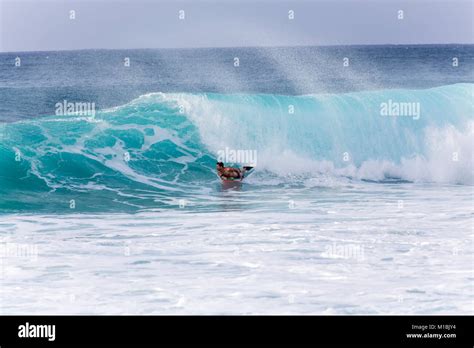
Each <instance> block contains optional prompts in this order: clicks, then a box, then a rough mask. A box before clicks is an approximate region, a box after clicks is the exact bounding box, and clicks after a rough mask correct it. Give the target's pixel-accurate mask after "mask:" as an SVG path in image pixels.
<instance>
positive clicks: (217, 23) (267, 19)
mask: <svg viewBox="0 0 474 348" xmlns="http://www.w3.org/2000/svg"><path fill="white" fill-rule="evenodd" d="M473 2H474V1H472V0H431V1H428V0H407V1H397V0H395V1H394V0H331V1H318V0H312V1H310V0H306V1H303V0H293V1H270V0H267V1H262V0H260V1H258V0H255V1H248V0H240V1H237V0H221V1H209V0H207V1H203V0H193V1H189V0H188V1H160V0H155V1H152V0H127V1H124V0H120V1H114V0H89V1H87V0H86V1H71V0H56V1H44V0H34V1H24V0H0V31H1V32H0V34H1V35H0V51H1V52H12V51H44V50H72V49H86V48H110V49H113V48H162V47H164V48H168V47H223V46H225V47H236V46H295V45H340V44H429V43H474V38H473V36H474V34H473V16H474V14H473ZM71 10H74V11H75V16H76V18H75V19H70V18H69V17H70V11H71ZM180 10H184V11H185V19H184V20H180V19H179V18H178V15H179V11H180ZM290 10H293V11H294V19H293V20H290V19H289V18H288V14H289V12H288V11H290ZM399 10H403V11H404V12H403V16H404V19H402V20H400V19H398V18H397V16H398V14H399V13H398V11H399Z"/></svg>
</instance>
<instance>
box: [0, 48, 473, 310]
mask: <svg viewBox="0 0 474 348" xmlns="http://www.w3.org/2000/svg"><path fill="white" fill-rule="evenodd" d="M128 63H129V64H128ZM15 64H16V65H18V66H15ZM128 65H129V66H128ZM473 92H474V46H472V45H426V46H402V45H401V46H344V47H293V48H289V47H286V48H220V49H162V50H154V49H146V50H145V49H144V50H84V51H68V52H24V53H22V52H19V53H18V52H17V53H0V262H1V265H0V270H1V273H0V280H1V284H0V314H76V313H80V314H88V313H95V314H264V313H265V314H473V313H474V308H473V302H472V298H473V289H474V288H473V286H474V283H473V281H474V277H473V250H474V249H473V246H474V245H473V241H474V239H473V237H474V234H473V226H474V225H473V222H474V220H473V216H474V210H473V207H474V205H473V203H474V201H473V184H474V152H473V148H474V146H473V145H474V137H473V135H474V98H473ZM58 103H59V104H62V103H73V104H74V103H89V105H92V103H93V112H89V113H82V112H81V111H80V110H79V111H78V110H73V111H72V112H69V113H66V114H65V113H64V112H63V113H61V112H58ZM402 104H403V105H405V106H406V107H407V108H408V107H409V109H405V111H406V113H405V114H403V112H401V113H398V114H397V111H396V110H395V109H393V108H391V107H393V106H394V105H395V106H396V107H401V106H400V105H402ZM382 105H388V106H389V109H390V108H391V109H390V111H389V114H384V113H383V112H382V111H381V110H382ZM223 153H225V154H226V156H227V158H222V157H221V156H222V154H223ZM232 154H234V155H235V154H237V155H236V156H234V158H232V157H231V156H232ZM249 154H252V155H253V156H250V157H252V162H253V164H256V169H255V171H254V172H253V173H252V174H250V175H249V176H248V177H247V178H246V179H245V180H244V182H243V183H242V184H231V185H223V184H222V183H221V182H220V179H218V177H217V176H216V174H215V163H216V160H217V159H218V158H219V159H223V160H224V161H225V162H226V163H228V164H235V165H243V164H248V162H249V161H248V159H249V158H250V157H249ZM229 157H230V158H229Z"/></svg>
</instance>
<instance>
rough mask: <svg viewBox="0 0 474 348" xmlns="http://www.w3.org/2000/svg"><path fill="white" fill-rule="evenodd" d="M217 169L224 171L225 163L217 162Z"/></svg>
mask: <svg viewBox="0 0 474 348" xmlns="http://www.w3.org/2000/svg"><path fill="white" fill-rule="evenodd" d="M216 169H217V170H222V169H224V163H223V162H217V163H216Z"/></svg>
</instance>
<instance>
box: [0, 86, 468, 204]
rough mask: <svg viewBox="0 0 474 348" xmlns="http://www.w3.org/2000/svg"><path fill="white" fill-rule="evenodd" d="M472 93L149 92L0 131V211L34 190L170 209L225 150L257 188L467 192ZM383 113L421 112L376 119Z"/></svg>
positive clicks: (208, 179)
mask: <svg viewBox="0 0 474 348" xmlns="http://www.w3.org/2000/svg"><path fill="white" fill-rule="evenodd" d="M473 87H474V85H473V84H456V85H449V86H442V87H437V88H432V89H427V90H382V91H366V92H356V93H347V94H325V95H305V96H282V95H268V94H256V95H244V94H212V93H208V94H204V93H202V94H190V93H149V94H146V95H143V96H141V97H139V98H137V99H135V100H133V101H131V102H130V103H127V104H125V105H122V106H117V107H114V108H111V109H107V110H102V111H99V112H97V114H96V116H95V117H94V118H91V117H78V115H74V116H73V117H71V116H57V115H55V116H51V117H43V118H38V119H34V120H29V121H22V122H16V123H9V124H3V125H1V126H0V168H1V176H0V187H1V188H0V191H1V193H2V197H3V199H2V200H0V201H1V202H0V208H7V207H12V206H17V205H18V206H22V207H24V206H28V202H30V201H31V197H32V194H31V193H33V192H35V193H39V194H41V197H42V199H44V197H46V196H45V195H47V194H48V193H50V192H56V193H65V192H67V193H68V194H70V193H71V192H72V193H75V194H77V195H81V194H88V195H91V194H95V195H106V196H107V197H109V196H108V195H112V197H114V198H113V199H115V200H116V201H121V200H127V202H128V203H130V204H135V203H136V204H137V205H138V206H139V205H140V202H142V201H143V200H144V199H147V198H148V197H155V198H156V194H158V195H159V196H160V197H161V199H162V200H163V201H166V200H167V199H169V200H173V201H174V200H176V197H179V196H180V195H186V193H187V192H189V191H190V190H194V191H195V190H203V192H204V193H205V192H206V190H207V189H208V188H209V185H210V183H212V182H215V181H216V180H217V178H216V175H215V173H214V163H215V160H216V158H217V157H218V156H219V154H220V153H223V152H226V151H227V152H229V151H230V152H231V151H234V153H237V152H238V151H241V153H242V152H243V151H254V153H255V154H256V162H257V163H256V165H257V171H256V173H257V174H256V176H255V177H256V178H257V179H258V177H259V175H265V176H267V175H274V176H277V177H280V178H283V179H285V180H293V179H295V178H297V179H298V180H305V179H314V178H317V177H318V176H334V177H344V178H349V179H351V180H371V181H378V182H384V181H387V180H388V181H393V180H400V181H411V182H434V183H449V184H465V185H472V184H473V163H474V160H473V151H472V148H473V147H472V145H473V139H474V138H473V130H474V126H473V124H474V121H473V106H474V104H473V98H472V93H473ZM384 103H385V104H384ZM390 103H392V105H396V104H393V103H407V105H408V104H409V103H414V104H413V105H418V108H419V110H418V113H417V114H416V113H415V114H409V115H398V116H396V115H384V114H383V112H382V108H383V105H388V104H390ZM413 110H415V109H413ZM413 110H412V111H413ZM228 162H236V161H228ZM262 173H263V174H262ZM295 180H296V179H295ZM253 182H255V180H253ZM109 198H110V197H109ZM18 202H21V204H20V203H18ZM91 202H93V199H91ZM31 204H32V206H33V205H34V203H31ZM91 204H93V203H91Z"/></svg>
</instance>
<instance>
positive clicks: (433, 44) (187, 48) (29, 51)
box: [0, 42, 474, 54]
mask: <svg viewBox="0 0 474 348" xmlns="http://www.w3.org/2000/svg"><path fill="white" fill-rule="evenodd" d="M453 45H463V46H473V45H474V43H464V42H452V43H420V44H416V43H410V44H406V43H395V44H394V43H386V44H325V45H292V46H279V45H277V46H271V45H268V46H199V47H141V48H77V49H57V50H23V51H1V50H0V54H8V53H40V52H76V51H131V50H199V49H242V48H309V47H349V46H351V47H353V46H359V47H361V46H453Z"/></svg>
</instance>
